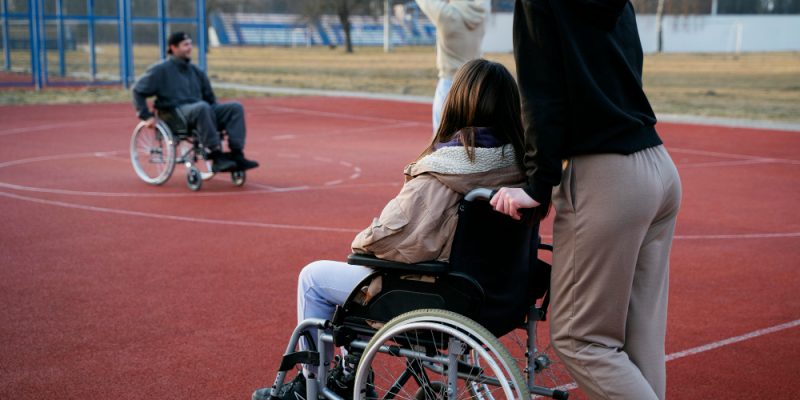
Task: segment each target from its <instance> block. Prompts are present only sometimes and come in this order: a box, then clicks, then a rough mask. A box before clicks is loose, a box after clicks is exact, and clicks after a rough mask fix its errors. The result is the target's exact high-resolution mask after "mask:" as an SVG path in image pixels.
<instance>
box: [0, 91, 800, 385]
mask: <svg viewBox="0 0 800 400" xmlns="http://www.w3.org/2000/svg"><path fill="white" fill-rule="evenodd" d="M243 102H244V104H245V107H246V110H247V119H248V127H249V133H248V135H249V137H248V145H247V150H248V152H247V153H248V155H249V156H252V157H253V158H255V159H257V160H259V161H261V163H262V165H263V167H262V168H259V169H257V170H254V171H253V172H252V173H250V174H249V176H248V183H247V184H246V185H245V186H244V187H242V188H236V187H234V186H233V185H232V184H231V183H230V181H229V180H228V178H227V177H216V178H214V179H212V180H211V181H208V182H205V184H204V186H203V189H202V191H200V192H197V193H194V192H190V191H189V190H188V189H187V188H186V186H185V180H184V179H185V169H184V168H183V167H181V166H178V167H177V168H176V172H175V174H174V175H173V177H172V179H171V180H170V181H169V182H167V183H166V184H165V185H164V186H161V187H154V186H148V185H146V184H144V183H142V182H141V181H139V180H138V178H137V177H136V176H135V174H134V173H133V170H132V168H131V166H130V161H129V160H128V155H127V151H128V143H129V140H130V133H131V130H132V128H133V126H134V125H135V123H136V121H135V120H134V117H133V111H132V109H131V106H130V105H128V104H112V105H91V106H87V105H81V106H69V105H67V106H29V107H14V106H12V107H0V121H2V124H0V224H1V226H2V229H0V343H1V345H2V348H0V399H15V400H26V399H42V398H59V399H144V398H148V399H179V398H199V399H247V398H249V396H250V393H251V391H252V390H253V389H254V388H256V387H260V386H265V385H268V384H270V383H271V382H272V379H273V378H274V371H275V368H276V367H277V363H278V359H279V355H280V352H281V351H282V349H283V348H284V347H285V344H286V340H287V339H288V336H289V334H290V332H291V330H292V328H293V327H294V319H295V309H294V304H295V289H294V287H295V282H296V275H297V272H298V271H299V270H300V268H302V266H303V265H305V264H306V263H307V262H309V261H312V260H315V259H343V258H344V257H345V256H346V255H347V253H348V250H349V243H350V241H351V239H352V237H353V236H354V235H355V233H356V232H357V231H359V230H360V229H361V228H363V227H365V226H366V225H367V224H368V223H369V221H370V220H371V218H372V217H373V216H375V215H377V213H378V212H379V211H380V209H381V208H382V207H383V205H384V204H385V202H386V201H387V200H388V199H390V198H391V197H392V196H393V195H394V194H395V193H396V192H397V190H398V189H399V187H400V184H401V182H402V174H401V171H402V168H403V166H404V165H405V164H406V163H407V162H408V161H410V160H411V159H413V158H414V157H415V156H416V155H417V154H418V152H419V151H420V150H421V149H422V147H423V146H424V145H425V144H426V141H427V140H428V138H429V135H430V124H429V119H430V118H429V106H427V105H421V104H408V103H400V102H390V101H367V100H357V99H333V98H315V97H307V98H289V97H280V98H266V99H257V100H244V101H243ZM659 131H660V133H661V135H662V137H663V138H664V140H665V142H666V144H667V146H668V148H669V149H670V151H671V154H672V155H673V158H674V159H675V161H676V163H677V164H678V167H679V170H680V173H681V177H682V179H683V187H684V199H683V208H682V211H681V214H680V217H679V223H678V229H677V237H676V240H675V245H674V250H673V256H672V270H671V277H670V279H671V293H670V296H671V302H670V309H669V328H668V337H667V353H668V354H670V361H669V362H668V364H667V365H668V377H669V378H668V379H669V387H668V397H669V398H670V399H687V398H728V399H751V398H762V397H763V398H773V399H792V398H797V395H796V394H794V393H793V392H794V388H793V386H794V383H797V382H800V326H798V325H800V297H798V296H797V290H798V288H800V268H798V267H800V211H798V204H800V133H798V132H781V131H768V130H756V129H735V128H720V127H707V126H696V125H694V126H693V125H678V124H666V123H662V124H659ZM544 233H545V234H549V228H547V229H546V230H545V232H544ZM610 245H613V243H611V244H610Z"/></svg>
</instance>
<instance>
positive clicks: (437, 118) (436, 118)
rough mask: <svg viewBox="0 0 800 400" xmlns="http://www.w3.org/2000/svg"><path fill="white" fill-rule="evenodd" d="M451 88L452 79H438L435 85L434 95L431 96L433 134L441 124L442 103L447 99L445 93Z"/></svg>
mask: <svg viewBox="0 0 800 400" xmlns="http://www.w3.org/2000/svg"><path fill="white" fill-rule="evenodd" d="M451 86H453V79H451V78H439V83H437V84H436V94H434V95H433V134H434V135H436V131H437V130H438V129H439V125H440V124H441V122H442V111H444V101H445V100H446V99H447V92H449V91H450V87H451Z"/></svg>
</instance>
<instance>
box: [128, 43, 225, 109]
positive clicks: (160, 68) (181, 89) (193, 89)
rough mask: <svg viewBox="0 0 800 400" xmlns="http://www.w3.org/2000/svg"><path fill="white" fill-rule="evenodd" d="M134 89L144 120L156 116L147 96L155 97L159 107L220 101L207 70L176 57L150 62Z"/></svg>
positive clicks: (165, 107) (137, 106) (134, 99)
mask: <svg viewBox="0 0 800 400" xmlns="http://www.w3.org/2000/svg"><path fill="white" fill-rule="evenodd" d="M132 92H133V106H134V107H136V114H137V116H138V117H139V118H141V119H143V120H146V119H148V118H150V117H152V116H153V113H152V112H150V110H149V109H148V108H147V98H148V97H151V96H156V101H155V104H154V107H155V108H156V109H158V110H169V109H172V108H175V107H178V106H180V105H183V104H189V103H196V102H198V101H205V102H206V103H208V104H214V103H215V102H216V101H217V99H216V96H214V91H213V90H211V83H210V82H209V81H208V76H207V75H206V73H205V72H204V71H203V70H201V69H200V68H199V67H197V66H196V65H194V64H192V63H191V61H190V60H188V59H182V58H178V57H173V56H170V57H168V58H167V59H165V60H163V61H161V62H158V63H155V64H153V65H151V66H150V67H149V68H148V69H147V72H145V73H144V75H142V76H141V77H140V78H139V80H137V81H136V83H135V84H134V85H133V89H132Z"/></svg>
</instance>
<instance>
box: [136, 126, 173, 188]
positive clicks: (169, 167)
mask: <svg viewBox="0 0 800 400" xmlns="http://www.w3.org/2000/svg"><path fill="white" fill-rule="evenodd" d="M131 163H132V164H133V169H134V170H135V171H136V175H138V176H139V178H140V179H141V180H143V181H145V182H147V183H149V184H151V185H161V184H162V183H164V182H166V181H167V179H169V177H170V176H171V175H172V171H173V170H174V169H175V144H174V140H173V138H172V134H171V133H170V131H169V128H167V127H165V126H164V125H163V124H161V123H158V124H156V126H155V127H153V128H148V127H147V125H146V124H145V123H144V122H140V123H139V125H137V126H136V128H135V129H134V130H133V135H132V136H131Z"/></svg>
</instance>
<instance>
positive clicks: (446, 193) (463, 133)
mask: <svg viewBox="0 0 800 400" xmlns="http://www.w3.org/2000/svg"><path fill="white" fill-rule="evenodd" d="M522 154H524V149H523V130H522V125H521V119H520V100H519V93H518V91H517V86H516V83H515V81H514V79H513V77H512V76H511V75H510V74H509V72H508V71H507V70H506V69H505V67H503V66H502V65H501V64H498V63H494V62H490V61H486V60H473V61H471V62H469V63H467V64H466V65H464V66H463V67H462V68H461V69H460V70H459V71H458V73H457V74H456V76H455V78H454V83H453V87H452V89H451V90H450V92H449V94H448V97H447V100H446V103H445V106H444V112H443V117H442V123H441V125H440V127H439V129H438V131H437V134H436V136H435V137H434V139H433V141H432V143H431V144H430V145H429V146H428V147H427V148H426V149H425V150H424V151H423V153H422V154H421V155H420V157H419V158H418V159H417V160H416V161H415V162H414V163H412V164H410V165H408V166H407V167H406V168H405V171H404V172H405V176H406V183H405V184H404V185H403V187H402V189H401V190H400V193H399V194H398V195H397V196H396V197H395V198H394V199H392V200H391V201H390V202H389V203H388V204H387V205H386V207H385V208H384V209H383V211H382V212H381V214H380V216H379V217H378V218H376V219H374V220H373V222H372V224H371V225H370V226H369V227H368V228H366V229H365V230H364V231H362V232H361V233H359V234H358V235H357V236H356V238H355V239H354V240H353V243H352V246H351V247H352V249H353V251H354V253H356V254H355V255H352V256H351V258H350V260H349V263H344V262H337V261H315V262H312V263H311V264H309V265H307V266H306V267H305V268H303V270H302V271H301V272H300V276H299V278H298V286H297V319H298V324H299V325H298V328H297V329H296V330H295V335H293V339H292V341H291V342H290V345H289V347H290V349H289V350H287V356H284V361H283V362H282V366H281V369H280V370H281V372H280V373H279V378H278V379H277V380H276V384H275V385H273V387H271V388H270V387H267V388H262V389H258V390H256V391H255V392H254V393H253V395H252V398H253V400H267V399H291V400H296V399H306V398H309V397H307V396H314V395H315V394H317V393H319V394H321V395H325V397H327V398H334V399H335V398H337V397H330V393H333V395H335V396H338V397H339V398H345V399H349V398H354V384H355V380H356V378H355V377H354V376H353V375H355V373H354V366H353V364H354V363H355V362H357V361H358V360H357V359H353V357H348V356H346V355H345V357H343V358H340V359H337V360H336V361H334V363H333V364H334V365H333V370H332V371H331V372H330V373H327V372H324V373H323V372H321V370H319V369H318V368H319V365H320V364H325V365H326V368H327V365H328V363H330V362H331V358H332V357H331V354H333V346H334V343H336V344H337V345H339V344H340V343H342V344H345V345H346V344H347V343H348V339H346V338H345V337H348V336H351V335H350V334H348V333H345V331H344V330H338V331H337V332H339V334H340V335H339V336H340V337H339V338H337V339H334V340H333V341H330V342H325V343H324V344H322V341H320V340H319V337H318V335H321V334H322V333H318V332H317V331H318V329H307V330H306V329H304V327H307V326H308V324H309V322H308V321H324V322H320V323H319V325H318V327H319V326H330V324H331V323H333V326H334V327H337V326H348V325H350V326H352V327H353V329H352V330H348V332H356V333H359V332H363V331H370V330H372V331H373V333H374V330H375V329H378V328H379V327H380V325H382V324H383V323H385V322H386V321H387V319H388V318H391V317H393V316H394V315H397V314H398V313H402V312H403V311H408V310H413V309H415V307H416V306H417V305H423V306H427V307H430V305H431V304H438V303H437V300H435V299H434V301H433V302H432V303H431V302H428V301H426V300H424V299H423V301H421V302H417V303H418V304H414V303H415V300H414V299H417V300H418V299H419V297H415V296H410V295H404V294H403V293H406V294H407V293H410V292H413V291H415V290H416V289H417V288H420V287H425V286H427V287H428V289H426V290H433V291H442V292H447V293H440V294H441V297H443V298H453V299H456V300H457V302H460V304H458V305H452V304H451V305H449V306H442V307H436V308H448V309H453V308H455V309H457V310H459V311H461V310H462V309H463V311H462V312H463V313H465V314H468V315H469V314H470V313H471V317H472V318H475V319H477V320H479V321H480V322H481V323H482V324H484V325H485V326H486V327H487V328H486V329H489V330H490V331H491V332H492V333H497V334H502V333H505V332H508V331H510V330H511V329H513V328H514V327H519V326H520V325H521V324H522V321H523V320H524V315H525V311H526V310H527V309H528V304H527V303H525V302H524V301H519V299H520V298H521V297H525V295H526V292H527V290H528V285H527V281H528V266H529V263H528V260H529V258H528V256H529V255H531V252H532V251H534V253H533V254H535V239H533V238H532V230H533V229H534V228H533V227H532V226H530V225H526V224H524V223H521V222H519V221H514V220H512V219H511V218H509V217H507V216H505V215H502V214H500V213H496V212H494V211H493V210H492V209H491V207H490V206H489V205H488V203H486V202H475V203H481V204H480V206H476V207H481V209H480V211H481V215H483V217H481V218H483V219H484V220H486V219H488V220H490V224H491V225H494V226H497V224H498V223H499V224H500V225H502V227H501V228H500V229H499V230H495V231H487V232H482V231H481V230H482V229H483V227H485V226H487V225H485V224H484V223H483V222H481V223H474V222H472V221H473V220H472V219H470V220H467V219H466V218H465V217H464V215H466V214H465V211H466V209H467V208H469V207H471V206H470V205H469V204H466V203H465V202H464V201H463V198H464V196H465V194H466V193H467V192H469V191H470V190H471V189H473V188H476V187H485V188H498V187H501V186H504V185H512V186H521V185H523V184H524V183H525V177H524V175H523V174H522V171H523V168H522V158H521V156H522ZM489 192H490V191H489ZM489 196H490V195H489ZM465 235H466V236H465ZM534 236H535V235H534ZM454 237H455V239H454ZM509 237H515V238H516V239H514V240H517V241H518V242H517V243H509V244H510V245H511V247H514V248H515V249H516V250H519V251H520V252H522V253H525V254H524V257H517V256H519V254H503V249H505V248H509V246H508V245H506V244H504V243H503V242H507V241H508V240H509ZM476 238H479V239H476ZM532 244H533V246H534V247H531V245H532ZM493 246H497V247H496V248H495V247H493ZM481 247H485V248H483V249H482V250H484V251H482V253H483V254H487V253H489V254H491V253H497V252H499V253H500V254H496V255H493V256H492V257H493V259H491V260H489V259H486V258H483V259H478V258H479V256H477V254H478V253H476V252H474V251H472V250H474V249H479V248H481ZM487 250H488V251H487ZM511 259H515V260H517V261H521V262H517V263H511V264H510V266H509V267H508V268H495V269H493V268H491V267H487V265H494V263H495V262H496V263H497V264H499V265H502V264H503V263H506V264H507V265H508V261H509V260H511ZM426 261H427V262H426ZM421 262H425V263H421ZM415 263H416V264H415ZM456 266H458V267H456ZM473 267H474V268H473ZM394 268H399V270H397V271H395V272H392V271H390V270H391V269H394ZM457 268H461V270H460V271H456V269H457ZM470 269H472V270H470ZM521 282H524V283H521ZM429 283H430V284H432V285H433V286H431V285H428V284H429ZM397 285H400V286H399V287H400V290H389V288H392V287H394V288H397V287H398V286H397ZM404 285H405V286H404ZM393 295H398V296H399V297H393ZM381 296H383V297H381ZM423 296H424V295H423ZM432 296H433V297H434V298H436V297H437V296H438V294H436V293H433V294H432ZM373 297H374V298H373ZM342 305H344V307H342ZM359 305H368V306H369V307H365V308H364V309H363V310H357V309H358V308H359ZM370 307H371V308H370ZM376 307H377V308H380V310H376V309H375V308H376ZM416 308H418V307H416ZM353 309H356V310H353ZM334 314H336V315H334ZM448 315H449V314H446V315H444V316H443V318H445V319H447V318H449V316H448ZM331 321H333V322H331ZM376 321H379V322H376ZM480 329H484V328H480ZM302 331H305V332H306V333H305V334H302V335H300V334H299V333H298V332H302ZM484 331H485V329H484ZM301 336H302V339H303V340H300V341H299V343H297V340H298V338H301ZM489 336H491V335H489ZM349 340H350V341H352V337H350V339H349ZM495 340H496V339H495ZM434 342H436V340H434ZM295 343H297V344H298V345H299V347H300V350H301V351H299V352H297V353H294V354H296V356H295V355H291V356H288V355H289V354H290V353H291V352H292V350H293V349H294V346H295ZM318 343H319V346H323V347H324V348H323V349H319V350H320V351H318V352H317V351H316V350H315V349H317V348H318V345H317V344H318ZM438 345H440V344H437V345H434V346H438ZM478 347H480V348H483V347H482V346H478ZM309 350H310V351H309ZM343 350H344V349H343ZM478 350H479V351H480V349H478ZM398 351H399V350H398ZM312 353H314V354H316V357H317V359H316V360H314V357H313V356H312V355H311V354H312ZM365 354H366V353H365ZM359 356H360V355H359ZM323 358H324V359H323ZM361 360H362V362H363V358H362V359H361ZM296 363H300V364H303V369H302V372H301V373H299V374H298V375H297V376H296V377H295V378H294V379H293V380H292V381H290V382H289V383H285V384H282V382H283V378H284V377H285V371H287V370H288V369H290V368H292V367H293V366H294V365H295V364H296ZM420 368H421V367H420ZM326 371H327V369H326ZM377 372H378V371H376V375H377ZM318 373H319V374H320V375H319V378H317V375H316V374H318ZM323 374H324V375H323ZM325 375H327V377H325ZM314 379H325V382H323V384H324V385H325V386H324V387H322V388H320V389H319V391H317V386H316V383H314V387H313V390H312V389H310V388H309V387H307V385H308V384H309V382H315V381H314ZM367 379H373V378H371V377H370V378H367ZM374 379H375V381H377V380H378V379H379V378H378V377H377V376H376V377H375V378H374ZM405 379H406V380H408V379H409V377H408V376H406V377H405ZM415 379H417V380H418V381H419V378H418V377H415ZM426 382H427V381H426ZM428 383H430V382H428ZM420 385H421V386H423V389H420V390H422V392H420V393H422V394H423V395H424V394H425V393H427V392H425V391H440V390H441V387H440V386H441V385H440V386H436V385H422V384H420ZM424 387H428V388H427V389H424ZM376 388H377V387H375V386H369V385H368V386H367V389H366V392H363V393H364V395H365V396H366V397H367V398H374V397H375V396H377V395H378V392H377V391H376V390H374V389H376ZM379 390H380V391H381V393H384V394H383V396H384V398H392V397H394V396H395V394H396V393H395V394H391V395H387V394H385V393H388V392H387V389H384V388H381V389H379ZM388 390H389V391H391V390H395V389H388ZM397 390H399V389H397ZM309 393H311V394H310V395H309ZM525 393H527V388H525ZM419 396H420V395H419V393H418V395H417V397H416V398H431V397H427V396H426V397H419ZM511 397H513V396H511ZM311 398H313V397H311ZM399 398H406V397H399ZM434 398H436V397H434ZM439 398H442V397H439Z"/></svg>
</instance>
